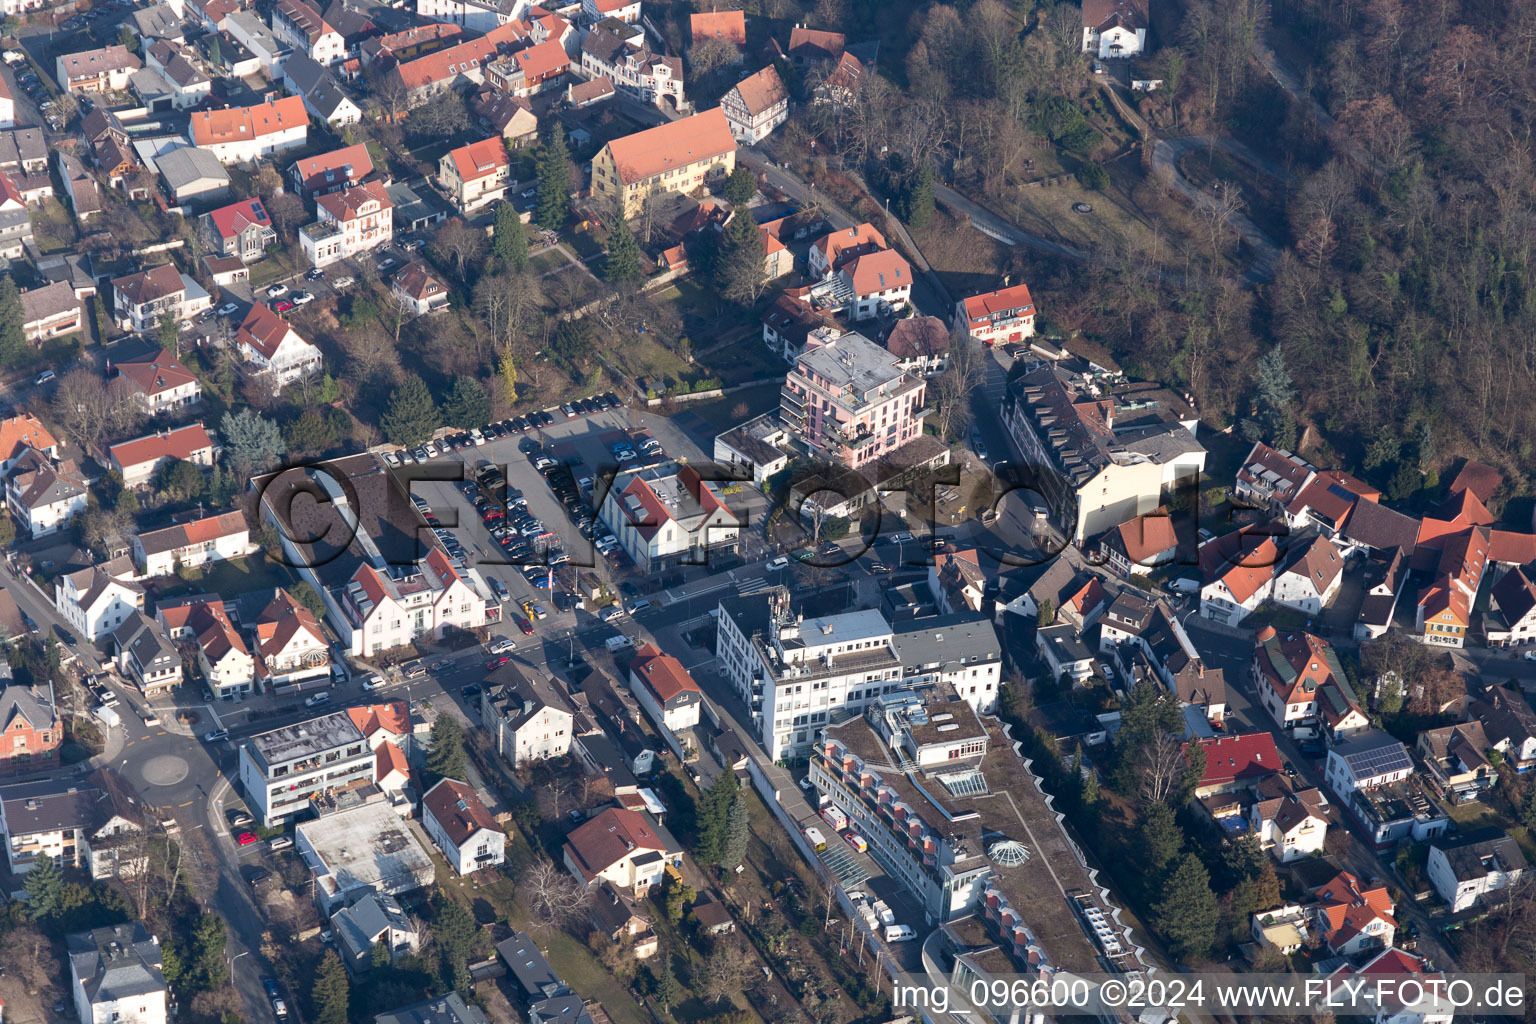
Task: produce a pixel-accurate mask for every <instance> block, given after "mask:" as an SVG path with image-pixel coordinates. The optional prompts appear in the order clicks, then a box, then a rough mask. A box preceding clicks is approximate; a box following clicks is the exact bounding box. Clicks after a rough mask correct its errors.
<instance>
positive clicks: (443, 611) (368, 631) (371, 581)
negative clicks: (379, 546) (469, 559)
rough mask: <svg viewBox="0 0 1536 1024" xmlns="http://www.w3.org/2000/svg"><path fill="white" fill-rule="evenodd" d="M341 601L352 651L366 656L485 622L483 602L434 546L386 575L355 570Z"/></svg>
mask: <svg viewBox="0 0 1536 1024" xmlns="http://www.w3.org/2000/svg"><path fill="white" fill-rule="evenodd" d="M341 602H342V607H343V608H344V609H345V611H346V613H347V616H348V618H349V619H350V620H351V622H352V624H353V626H354V627H355V630H356V631H355V633H354V634H353V643H354V647H355V650H354V651H353V652H352V653H354V654H357V655H360V656H362V657H364V658H367V657H371V656H372V655H375V654H378V653H379V652H381V651H387V650H390V649H391V648H395V647H404V646H405V645H406V644H408V643H411V642H412V641H413V640H415V639H416V638H417V637H421V636H441V635H442V632H443V630H444V629H445V628H447V627H450V626H458V627H459V628H461V629H466V630H468V629H474V628H476V627H478V626H483V625H485V624H486V611H485V599H484V598H483V597H481V596H480V595H479V594H478V593H477V592H476V591H475V589H474V588H472V587H471V586H470V585H469V584H468V583H466V582H465V581H464V578H463V577H462V576H460V575H459V573H458V571H457V570H456V569H454V567H453V564H452V563H451V562H450V561H449V560H448V556H447V555H446V554H444V553H443V551H442V549H441V548H437V547H434V548H432V549H431V550H430V551H429V552H428V553H427V557H426V558H424V559H422V561H421V562H419V563H417V564H415V565H412V566H408V567H399V566H395V567H391V568H390V571H388V572H385V571H381V570H379V569H376V568H375V567H374V566H372V565H360V566H358V569H357V572H356V573H355V574H354V575H353V577H352V579H351V581H350V582H349V583H348V584H347V585H346V587H345V588H344V590H343V593H342V599H341Z"/></svg>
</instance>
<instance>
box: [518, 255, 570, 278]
mask: <svg viewBox="0 0 1536 1024" xmlns="http://www.w3.org/2000/svg"><path fill="white" fill-rule="evenodd" d="M570 262H571V261H570V259H569V258H567V257H566V255H565V253H563V252H561V251H560V250H559V249H555V248H549V249H545V250H544V251H543V252H541V253H538V254H537V255H535V256H532V257H530V258H529V260H528V269H529V270H531V271H533V272H534V273H535V274H540V275H543V274H547V273H549V272H550V271H551V270H556V269H558V268H560V267H563V266H567V265H569V264H570Z"/></svg>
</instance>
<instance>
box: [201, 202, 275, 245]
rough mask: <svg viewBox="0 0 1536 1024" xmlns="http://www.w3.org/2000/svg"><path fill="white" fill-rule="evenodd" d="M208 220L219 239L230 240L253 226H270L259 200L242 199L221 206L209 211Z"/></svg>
mask: <svg viewBox="0 0 1536 1024" xmlns="http://www.w3.org/2000/svg"><path fill="white" fill-rule="evenodd" d="M208 219H209V220H210V221H212V222H213V229H214V230H215V231H217V232H218V233H219V237H220V238H232V237H234V236H235V235H238V234H239V233H240V232H242V231H244V230H245V229H246V228H248V227H250V226H251V225H253V224H254V225H256V226H257V227H263V228H270V227H271V226H272V219H271V218H270V217H268V216H267V208H266V207H265V206H262V205H261V200H260V199H242V200H240V201H239V202H238V203H230V204H229V205H228V206H221V207H219V208H218V209H217V210H213V211H211V212H210V213H209V214H208Z"/></svg>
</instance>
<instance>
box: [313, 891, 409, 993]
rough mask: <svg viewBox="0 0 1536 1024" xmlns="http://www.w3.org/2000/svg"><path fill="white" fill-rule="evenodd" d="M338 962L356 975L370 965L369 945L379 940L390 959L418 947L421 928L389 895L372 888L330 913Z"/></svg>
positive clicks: (393, 959)
mask: <svg viewBox="0 0 1536 1024" xmlns="http://www.w3.org/2000/svg"><path fill="white" fill-rule="evenodd" d="M331 932H332V934H334V935H335V936H336V942H337V946H336V948H337V951H338V952H339V953H340V954H341V962H342V964H343V965H344V966H345V967H346V968H347V970H348V971H349V972H350V973H351V974H352V976H353V977H358V976H361V975H363V974H366V973H368V971H369V970H370V969H371V968H372V965H373V949H374V947H375V946H377V945H378V944H379V943H381V942H382V943H383V944H384V947H385V948H386V949H388V950H389V958H390V962H391V963H393V962H394V961H395V960H396V959H397V958H398V957H401V956H404V955H406V954H408V953H414V952H416V951H417V950H418V949H420V948H421V929H419V928H417V927H416V923H415V921H413V920H412V919H411V916H410V915H409V914H407V913H406V912H405V910H404V908H402V907H401V906H400V901H399V900H397V899H395V898H394V897H393V896H386V895H384V894H383V893H378V892H373V893H369V894H368V895H367V896H364V897H363V898H362V899H360V900H358V901H357V902H356V903H354V904H352V905H351V906H347V907H343V908H341V909H340V910H338V911H336V913H334V914H332V915H331Z"/></svg>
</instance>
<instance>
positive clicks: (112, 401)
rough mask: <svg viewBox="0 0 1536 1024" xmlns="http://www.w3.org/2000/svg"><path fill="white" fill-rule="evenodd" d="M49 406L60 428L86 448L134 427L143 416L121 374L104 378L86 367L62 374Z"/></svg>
mask: <svg viewBox="0 0 1536 1024" xmlns="http://www.w3.org/2000/svg"><path fill="white" fill-rule="evenodd" d="M50 408H51V411H52V413H53V420H54V422H55V423H56V424H57V425H58V427H59V429H60V430H62V431H63V432H64V433H65V435H67V436H68V437H69V439H70V440H72V441H74V442H75V443H76V444H78V445H80V446H81V447H82V448H87V449H89V448H91V447H93V446H95V445H96V444H98V443H99V442H100V441H101V440H102V439H104V438H106V437H108V436H112V435H118V434H123V433H125V432H127V431H128V430H131V429H132V428H133V427H135V426H137V425H138V423H139V421H140V419H142V418H143V413H142V410H141V409H140V408H139V405H138V403H136V402H135V401H134V399H133V395H132V393H131V390H130V388H129V385H128V382H127V381H125V380H123V379H122V378H120V377H115V378H113V379H112V380H110V381H106V380H102V378H100V377H98V376H97V375H96V374H95V373H94V372H92V371H91V370H87V369H85V368H84V367H80V368H79V369H75V370H71V371H69V372H68V373H66V374H65V375H64V376H63V378H62V379H61V380H60V381H59V389H58V391H57V392H55V393H54V396H53V404H52V406H51V407H50Z"/></svg>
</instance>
